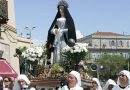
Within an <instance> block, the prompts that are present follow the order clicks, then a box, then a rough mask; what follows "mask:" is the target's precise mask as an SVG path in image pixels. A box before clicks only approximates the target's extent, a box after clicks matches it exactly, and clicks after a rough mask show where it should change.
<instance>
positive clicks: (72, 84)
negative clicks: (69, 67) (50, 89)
mask: <svg viewBox="0 0 130 90" xmlns="http://www.w3.org/2000/svg"><path fill="white" fill-rule="evenodd" d="M67 82H68V86H67V85H64V86H63V87H60V88H59V89H58V90H83V88H82V87H81V77H80V73H79V72H77V71H71V72H70V73H69V75H68V77H67Z"/></svg>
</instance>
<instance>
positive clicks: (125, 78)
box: [112, 70, 130, 90]
mask: <svg viewBox="0 0 130 90" xmlns="http://www.w3.org/2000/svg"><path fill="white" fill-rule="evenodd" d="M112 90H130V72H129V71H127V70H122V71H121V72H120V73H119V75H118V79H117V85H116V86H115V87H114V88H113V89H112Z"/></svg>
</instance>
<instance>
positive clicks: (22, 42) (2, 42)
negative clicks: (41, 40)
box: [0, 0, 30, 74]
mask: <svg viewBox="0 0 130 90" xmlns="http://www.w3.org/2000/svg"><path fill="white" fill-rule="evenodd" d="M7 5H8V21H7V24H1V26H0V28H1V31H0V32H1V36H0V58H4V59H6V60H7V61H8V63H9V64H10V65H11V66H12V67H13V68H14V70H15V71H16V72H17V73H18V74H19V59H18V57H14V55H15V53H16V48H19V47H20V46H21V47H22V46H26V47H29V46H30V40H28V39H23V38H20V37H18V36H17V31H16V22H15V11H14V0H7Z"/></svg>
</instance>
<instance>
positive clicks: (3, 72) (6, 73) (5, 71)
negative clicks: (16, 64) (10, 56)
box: [0, 58, 17, 78]
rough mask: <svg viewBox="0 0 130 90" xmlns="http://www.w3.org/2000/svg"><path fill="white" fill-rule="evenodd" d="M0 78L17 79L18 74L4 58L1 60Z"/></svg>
mask: <svg viewBox="0 0 130 90" xmlns="http://www.w3.org/2000/svg"><path fill="white" fill-rule="evenodd" d="M0 76H2V77H14V78H16V77H17V73H16V72H15V70H14V69H13V68H12V67H11V65H10V64H9V63H8V62H7V61H6V60H5V59H3V58H0Z"/></svg>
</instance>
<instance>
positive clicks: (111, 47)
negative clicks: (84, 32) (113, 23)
mask: <svg viewBox="0 0 130 90" xmlns="http://www.w3.org/2000/svg"><path fill="white" fill-rule="evenodd" d="M78 42H81V43H88V44H89V46H88V50H89V52H90V55H91V60H96V59H98V58H100V57H101V56H102V55H104V54H110V55H121V56H123V57H124V58H126V59H128V58H130V35H121V34H117V33H112V32H96V33H93V34H91V35H88V36H85V37H83V38H80V39H78Z"/></svg>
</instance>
